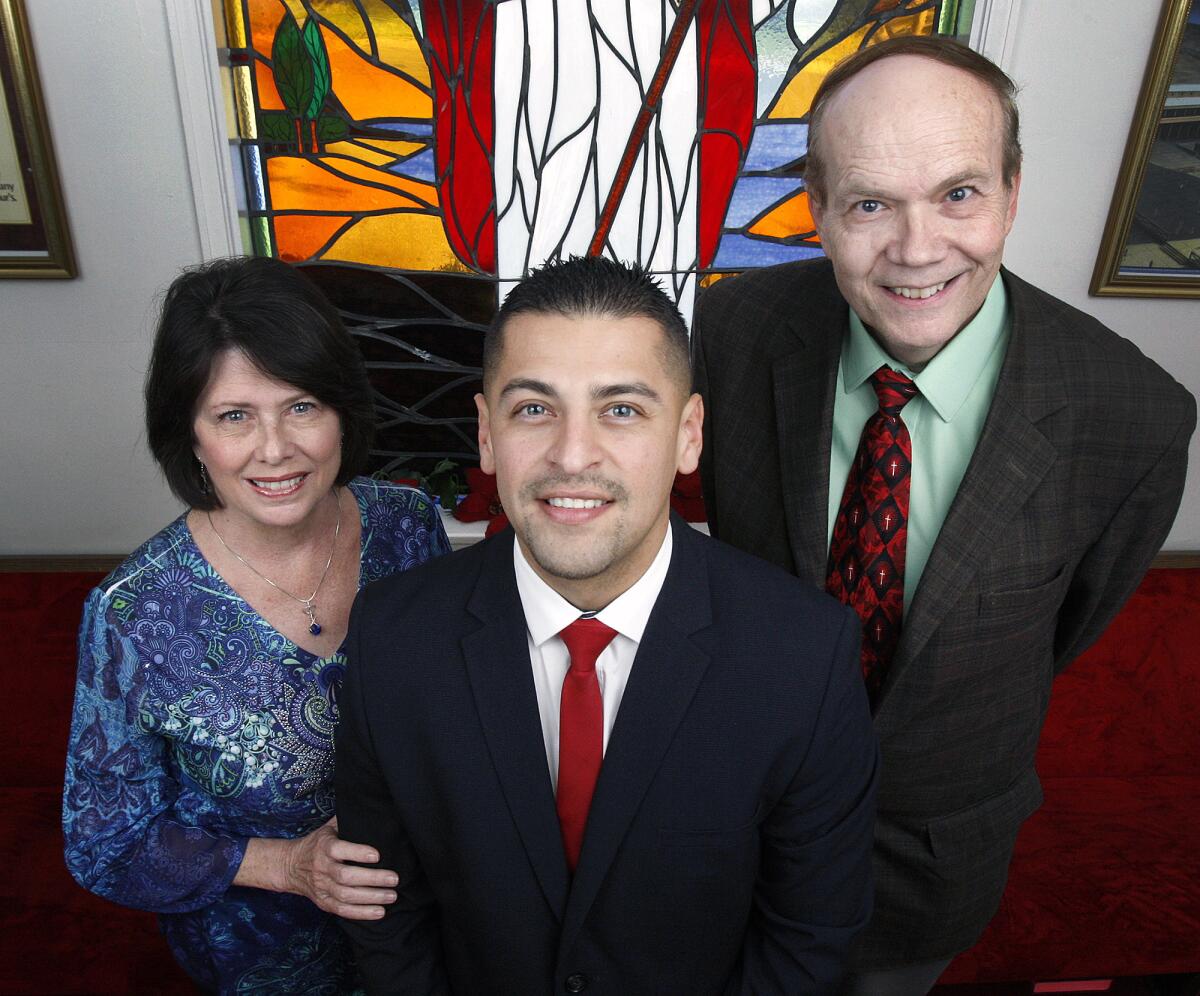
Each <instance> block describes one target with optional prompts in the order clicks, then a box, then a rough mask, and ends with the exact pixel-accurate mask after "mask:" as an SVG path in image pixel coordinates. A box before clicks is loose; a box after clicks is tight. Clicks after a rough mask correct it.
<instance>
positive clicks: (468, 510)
mask: <svg viewBox="0 0 1200 996" xmlns="http://www.w3.org/2000/svg"><path fill="white" fill-rule="evenodd" d="M466 473H467V496H466V497H465V498H464V499H463V500H462V501H460V502H459V503H458V505H456V506H455V508H454V517H455V518H456V519H458V520H459V521H460V522H479V521H480V520H482V519H487V523H488V525H487V529H486V530H485V531H484V534H483V535H484V536H491V535H492V534H493V533H498V532H499V531H500V530H501V529H503V528H504V527H505V526H507V525H508V516H507V515H505V514H504V506H503V505H501V504H500V492H499V491H498V490H497V488H496V476H495V475H494V474H485V473H484V472H483V471H482V470H480V469H479V468H478V467H468V468H467V471H466Z"/></svg>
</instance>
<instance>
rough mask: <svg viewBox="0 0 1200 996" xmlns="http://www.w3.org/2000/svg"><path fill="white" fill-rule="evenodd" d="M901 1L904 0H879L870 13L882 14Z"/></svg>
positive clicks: (922, 0)
mask: <svg viewBox="0 0 1200 996" xmlns="http://www.w3.org/2000/svg"><path fill="white" fill-rule="evenodd" d="M903 2H904V0H879V3H877V4H876V5H875V9H874V10H872V11H871V13H872V14H883V13H885V12H887V11H889V10H895V9H896V8H897V7H899V6H900V4H901V3H903ZM919 2H920V3H925V0H919Z"/></svg>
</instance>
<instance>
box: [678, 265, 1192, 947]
mask: <svg viewBox="0 0 1200 996" xmlns="http://www.w3.org/2000/svg"><path fill="white" fill-rule="evenodd" d="M1003 279H1004V281H1005V286H1006V287H1007V289H1008V295H1009V303H1010V307H1011V309H1012V322H1013V329H1012V337H1011V340H1010V343H1009V347H1008V353H1007V355H1006V356H1005V359H1004V366H1003V369H1002V371H1001V374H1000V380H999V383H998V385H997V388H996V395H995V398H994V400H993V402H992V406H991V410H990V411H989V413H988V416H987V420H986V422H985V425H984V428H983V434H982V436H981V438H980V440H979V444H978V446H977V447H976V451H975V454H974V457H973V458H972V460H971V463H970V465H969V466H968V468H967V471H966V474H965V476H964V477H963V481H962V484H961V486H960V487H959V491H958V494H957V496H956V497H955V500H954V503H953V505H952V507H951V509H950V512H949V514H948V515H947V517H946V522H945V524H944V526H943V528H942V531H941V533H940V535H939V536H938V539H937V542H936V543H935V545H934V549H933V551H932V554H931V556H930V558H929V562H928V564H927V566H926V568H925V571H924V573H923V575H922V577H921V582H920V585H919V587H918V589H917V592H916V594H915V596H914V598H913V601H912V604H911V606H910V607H909V612H908V615H907V618H906V620H905V626H904V632H903V634H902V636H901V640H900V644H899V647H898V649H897V652H896V657H895V660H894V662H893V665H892V668H891V670H890V672H889V674H888V676H887V679H886V681H885V684H884V687H883V691H882V694H881V697H880V701H879V704H878V708H877V710H876V714H875V726H876V731H877V733H878V735H879V739H880V747H881V750H882V757H883V767H882V780H881V783H880V795H879V816H878V821H877V827H876V843H875V876H876V883H875V886H876V900H875V916H874V918H873V920H872V922H871V926H870V928H869V929H868V931H867V933H866V934H865V935H864V936H862V937H861V938H860V941H859V944H858V947H857V950H856V955H855V959H854V965H853V967H854V968H855V969H857V970H860V971H861V970H865V969H871V968H888V967H893V966H896V965H900V964H905V963H911V962H916V961H923V960H932V959H935V958H938V957H942V956H946V955H950V954H953V953H955V952H958V951H962V950H965V949H966V948H968V947H970V945H971V944H972V943H974V941H975V939H976V938H977V937H978V936H979V934H980V933H981V932H982V930H983V928H984V927H985V926H986V925H987V923H988V921H989V920H990V919H991V917H992V916H993V914H994V913H995V911H996V908H997V907H998V905H999V902H1000V896H1001V894H1002V892H1003V890H1004V883H1005V880H1006V878H1007V874H1008V864H1009V860H1010V858H1011V856H1012V850H1013V844H1014V841H1015V839H1016V835H1017V830H1018V829H1019V828H1020V825H1021V823H1022V822H1023V821H1024V820H1025V819H1026V818H1027V817H1028V816H1029V815H1030V814H1031V813H1032V812H1033V811H1034V810H1035V809H1037V807H1038V806H1039V805H1040V803H1041V798H1042V794H1041V786H1040V785H1039V783H1038V779H1037V774H1036V772H1035V771H1034V753H1035V750H1036V747H1037V741H1038V736H1039V734H1040V732H1041V727H1042V722H1043V719H1044V717H1045V713H1046V707H1047V703H1048V700H1049V697H1050V684H1051V680H1052V679H1053V677H1054V675H1055V674H1056V673H1057V672H1058V671H1059V670H1061V669H1062V668H1064V667H1065V666H1066V665H1067V664H1069V663H1070V662H1071V660H1072V659H1074V658H1075V657H1076V656H1078V655H1079V654H1080V653H1081V652H1082V651H1083V650H1084V649H1085V648H1086V647H1088V645H1090V644H1091V643H1092V642H1093V641H1094V640H1095V639H1096V638H1097V637H1098V636H1099V635H1100V633H1101V632H1102V631H1103V630H1104V628H1105V626H1107V625H1108V623H1109V621H1110V620H1111V619H1112V618H1113V616H1114V615H1115V614H1116V612H1117V610H1118V609H1119V608H1120V607H1121V605H1122V604H1123V603H1124V602H1125V600H1126V599H1127V598H1128V597H1129V595H1130V594H1131V593H1132V592H1133V590H1134V588H1136V586H1137V584H1138V582H1139V581H1140V580H1141V578H1142V575H1143V574H1144V573H1145V571H1146V568H1147V566H1148V565H1149V563H1150V561H1151V559H1152V558H1153V557H1154V555H1155V554H1156V553H1157V552H1158V550H1159V548H1160V546H1161V545H1162V542H1163V540H1164V538H1165V537H1166V535H1167V532H1168V530H1169V529H1170V526H1171V522H1172V521H1173V519H1174V517H1175V512H1176V510H1177V508H1178V506H1179V501H1180V496H1181V493H1182V490H1183V482H1184V474H1185V471H1186V467H1187V444H1188V439H1189V437H1190V436H1191V434H1192V430H1193V429H1194V427H1195V424H1196V406H1195V402H1194V401H1193V399H1192V397H1191V395H1190V394H1188V392H1187V391H1186V390H1184V388H1183V387H1182V386H1180V385H1179V384H1178V383H1176V382H1175V381H1174V380H1173V379H1172V378H1171V377H1170V376H1169V375H1168V374H1166V373H1165V372H1164V371H1163V370H1162V369H1161V368H1159V367H1158V366H1157V365H1155V364H1154V363H1153V362H1151V361H1150V360H1149V359H1147V358H1146V357H1145V356H1144V355H1143V354H1142V353H1141V352H1139V351H1138V349H1137V348H1136V347H1135V346H1134V345H1133V344H1132V343H1130V342H1128V341H1126V340H1125V339H1122V338H1121V337H1120V336H1118V335H1116V334H1115V333H1113V332H1111V331H1110V330H1109V329H1107V328H1105V327H1104V326H1103V325H1101V324H1100V323H1099V322H1097V321H1096V320H1095V319H1093V318H1091V317H1089V316H1088V315H1086V314H1084V313H1082V312H1080V311H1077V310H1076V309H1074V308H1072V307H1070V306H1069V305H1067V304H1066V303H1064V302H1062V301H1059V300H1058V299H1056V298H1054V297H1051V296H1050V295H1049V294H1046V293H1044V292H1043V291H1040V290H1038V289H1037V288H1035V287H1032V286H1031V285H1029V284H1027V283H1025V282H1024V281H1023V280H1020V279H1019V278H1017V277H1015V276H1013V275H1012V274H1011V273H1008V272H1007V271H1004V272H1003ZM847 317H848V308H847V305H846V302H845V300H844V299H843V298H842V296H841V295H840V294H839V292H838V289H837V285H836V283H835V281H834V278H833V270H832V267H831V266H830V264H829V263H828V261H827V260H819V261H815V262H812V263H801V264H785V265H782V266H775V267H770V268H766V269H761V270H753V271H749V272H747V273H746V274H744V275H742V276H740V277H737V278H733V279H726V280H722V281H720V282H719V283H717V284H715V285H714V286H713V287H712V288H710V289H709V290H707V291H706V292H705V293H704V295H703V296H702V298H701V300H700V306H699V309H698V313H697V316H696V321H695V327H694V330H693V358H694V366H695V375H696V380H697V389H698V390H699V391H700V392H701V393H702V394H703V395H704V401H705V406H706V417H705V439H704V456H703V459H702V465H701V470H702V475H703V480H704V495H705V499H706V501H707V503H708V515H709V522H710V525H711V526H712V530H713V534H714V535H715V536H717V537H719V538H720V539H722V540H725V541H726V542H729V543H732V544H733V545H734V546H737V547H740V548H742V549H743V550H747V551H749V552H751V553H755V554H758V555H759V556H761V557H763V558H765V559H767V560H770V561H772V562H774V563H776V564H779V565H781V566H782V567H784V568H785V569H787V570H789V571H792V572H794V573H795V574H797V575H798V576H800V577H801V578H808V579H809V580H811V581H812V583H813V584H815V585H823V584H824V575H825V562H826V556H827V552H828V548H827V542H826V530H827V525H826V516H827V510H828V505H829V448H830V439H831V432H832V428H831V426H832V417H833V392H834V387H835V382H836V374H837V367H838V360H839V357H840V350H841V344H842V339H843V336H844V335H845V334H846V331H847V329H848V324H847Z"/></svg>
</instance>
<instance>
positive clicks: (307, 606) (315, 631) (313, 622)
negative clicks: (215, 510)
mask: <svg viewBox="0 0 1200 996" xmlns="http://www.w3.org/2000/svg"><path fill="white" fill-rule="evenodd" d="M204 514H205V515H206V516H208V525H209V528H211V529H212V531H213V535H214V536H216V537H217V539H219V540H220V541H221V546H223V547H225V549H226V550H228V551H229V552H230V553H231V554H233V556H234V557H236V558H237V560H238V561H239V562H240V563H241V564H242V565H243V566H244V567H248V568H249V569H250V570H251V571H253V572H254V574H255V575H256V576H258V577H260V578H262V579H263V580H264V581H266V582H267V584H269V585H270V586H271V587H272V588H274V589H275V590H276V591H279V592H283V594H285V595H287V597H288V598H290V599H291V600H292V601H293V602H299V603H300V604H301V605H302V606H304V611H305V612H306V613H307V614H308V631H309V632H310V633H312V635H313V636H320V635H321V624H320V623H319V622H317V604H316V602H314V601H313V599H315V598H316V597H317V592H319V591H320V590H321V585H323V584H324V583H325V575H327V574H328V573H329V565H330V564H332V563H333V554H334V552H335V551H336V550H337V541H338V533H340V532H341V531H342V493H341V492H340V491H339V492H337V525H336V526H334V527H333V543H332V545H331V546H330V547H329V558H328V559H327V560H326V561H325V569H324V570H323V571H321V580H320V581H318V582H317V586H316V587H315V588H314V589H313V593H312V594H311V595H309V596H308V598H301V597H300V596H299V595H293V594H292V593H291V592H290V591H288V590H287V589H286V588H284V587H282V586H281V585H277V584H276V583H275V582H274V581H272V580H271V579H270V578H269V577H267V576H266V575H265V574H263V573H262V571H260V570H258V569H257V568H256V567H255V566H254V565H253V564H251V563H250V562H249V561H247V560H246V558H245V557H243V556H242V555H241V554H240V553H238V552H237V551H236V550H235V549H233V547H231V546H230V545H229V544H228V543H226V542H225V537H224V536H222V535H221V534H220V533H219V532H218V531H217V525H216V523H215V522H213V519H212V512H205V513H204Z"/></svg>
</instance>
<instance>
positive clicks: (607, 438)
mask: <svg viewBox="0 0 1200 996" xmlns="http://www.w3.org/2000/svg"><path fill="white" fill-rule="evenodd" d="M664 335H665V333H664V332H663V330H662V328H661V327H660V326H659V325H658V323H657V322H655V321H654V320H653V319H651V318H647V317H641V316H632V317H625V318H614V317H611V316H605V315H590V314H588V315H571V316H564V315H560V314H541V313H536V312H533V313H531V312H523V313H518V314H516V315H514V316H513V317H512V318H510V319H509V320H508V322H507V323H506V325H505V327H504V336H503V348H502V351H501V353H500V357H499V362H498V364H497V367H496V370H495V372H494V375H491V376H489V378H488V384H487V387H486V392H487V393H486V395H485V394H480V395H476V398H475V401H476V405H477V407H478V409H479V452H480V465H481V466H482V468H483V469H484V470H485V471H487V472H488V473H494V474H495V475H496V483H497V487H498V490H499V492H500V500H501V501H502V502H503V504H504V510H505V512H506V513H507V515H508V518H509V521H510V522H511V523H512V525H513V528H514V529H515V530H516V533H517V538H518V540H519V542H520V544H521V549H522V551H523V552H524V554H525V556H526V559H527V560H528V561H529V562H530V564H531V565H532V566H533V568H534V569H535V570H536V571H537V572H538V574H539V575H541V577H542V578H543V579H544V580H545V581H546V582H547V583H548V584H549V585H550V586H551V587H552V588H554V589H555V590H556V591H558V592H559V594H561V595H562V596H563V597H564V598H566V599H567V600H568V601H570V602H572V603H573V604H574V605H576V606H578V607H580V608H583V609H593V608H602V607H603V606H604V605H606V604H608V602H610V601H612V599H614V598H616V597H617V596H618V595H619V594H621V593H622V592H623V591H625V590H626V589H627V588H629V587H630V585H632V584H633V583H634V582H635V581H637V579H638V578H639V577H641V576H642V574H643V573H644V572H645V570H646V569H647V568H648V567H649V566H650V563H651V561H652V560H653V559H654V556H655V554H656V553H657V552H658V549H659V546H660V545H661V543H662V540H663V537H664V536H665V533H666V529H667V524H668V518H669V512H670V492H671V484H672V482H673V481H674V478H675V473H676V471H677V470H679V471H683V472H684V473H690V472H691V471H693V470H695V468H696V464H697V461H698V459H699V456H700V446H701V438H700V437H701V432H700V427H701V422H702V419H703V409H702V405H701V401H700V398H699V396H698V395H691V396H689V395H688V393H687V391H686V388H684V387H683V386H682V383H681V378H680V377H679V376H678V374H677V373H673V372H672V371H671V370H670V369H669V368H668V359H667V353H666V350H665V349H664Z"/></svg>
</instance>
